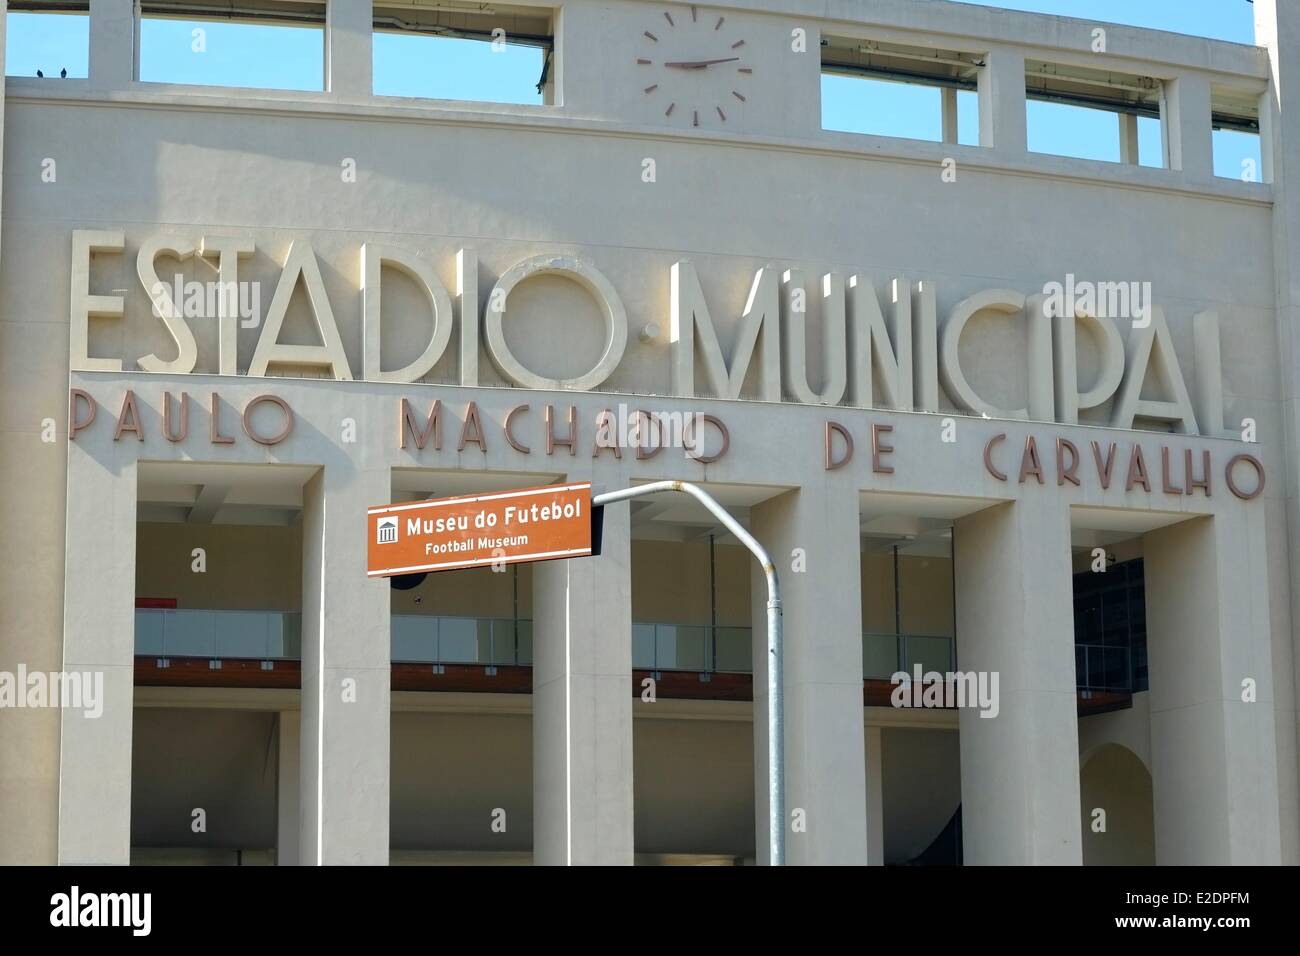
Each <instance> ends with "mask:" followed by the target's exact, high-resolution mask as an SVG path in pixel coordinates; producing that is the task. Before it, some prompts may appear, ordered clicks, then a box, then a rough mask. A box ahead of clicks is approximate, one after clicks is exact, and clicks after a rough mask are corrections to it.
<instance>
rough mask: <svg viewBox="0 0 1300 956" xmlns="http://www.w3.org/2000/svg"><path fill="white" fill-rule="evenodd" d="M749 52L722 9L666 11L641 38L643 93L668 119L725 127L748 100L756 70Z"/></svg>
mask: <svg viewBox="0 0 1300 956" xmlns="http://www.w3.org/2000/svg"><path fill="white" fill-rule="evenodd" d="M748 52H749V51H748V49H747V48H746V45H745V39H744V37H742V36H739V35H738V33H737V32H736V31H735V30H732V29H729V28H728V27H727V18H726V17H725V16H722V15H721V14H718V13H707V12H705V11H704V10H701V9H700V8H699V7H695V6H692V7H690V8H689V9H683V8H678V9H675V10H671V11H665V12H664V14H663V17H662V18H661V19H660V20H658V21H656V22H655V23H654V24H653V25H652V26H650V27H649V28H648V29H647V30H645V31H644V32H643V33H642V34H641V37H640V47H639V52H638V54H637V58H636V62H637V68H638V70H639V71H640V72H639V73H638V77H639V80H640V84H641V93H642V96H643V98H644V99H645V100H647V101H648V102H650V103H653V104H654V106H655V108H657V109H658V110H659V111H660V113H662V115H663V116H664V117H665V120H666V121H667V122H669V123H675V124H677V125H681V126H710V127H715V128H719V127H722V126H724V125H725V124H726V122H727V119H728V114H731V115H732V117H733V118H734V115H735V113H736V112H738V111H739V109H740V107H741V106H743V105H744V104H745V103H746V102H747V99H748V93H747V92H746V91H747V90H748V89H749V82H748V81H749V79H750V77H751V76H753V73H754V70H753V67H751V66H750V65H749V63H748V59H749V58H748Z"/></svg>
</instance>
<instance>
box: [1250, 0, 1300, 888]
mask: <svg viewBox="0 0 1300 956" xmlns="http://www.w3.org/2000/svg"><path fill="white" fill-rule="evenodd" d="M1255 42H1256V43H1257V44H1258V45H1259V46H1262V47H1264V48H1265V49H1267V51H1268V57H1269V68H1270V71H1271V76H1270V78H1269V87H1268V92H1267V93H1266V94H1265V96H1264V100H1263V102H1262V103H1261V108H1260V127H1261V130H1262V131H1263V134H1262V135H1261V137H1260V152H1261V158H1262V159H1263V166H1264V168H1263V170H1262V172H1263V173H1264V179H1265V181H1266V182H1270V183H1272V187H1271V188H1272V197H1273V206H1272V209H1273V277H1274V282H1273V291H1274V297H1275V301H1276V306H1275V309H1276V311H1275V313H1274V323H1275V325H1276V327H1277V346H1278V347H1277V352H1278V364H1279V367H1280V368H1279V371H1280V374H1279V377H1278V382H1279V385H1280V388H1281V399H1282V401H1281V410H1282V421H1283V429H1282V436H1281V438H1280V440H1279V441H1278V447H1279V451H1281V452H1283V454H1280V455H1277V456H1276V458H1275V459H1273V460H1274V461H1277V462H1279V463H1280V465H1281V467H1278V466H1277V465H1272V467H1273V468H1274V469H1275V470H1276V471H1277V472H1280V474H1279V475H1278V477H1279V478H1280V479H1281V480H1280V481H1278V482H1277V484H1276V487H1277V488H1278V489H1279V491H1278V501H1277V505H1276V506H1275V505H1274V503H1273V502H1267V503H1266V504H1267V505H1268V507H1270V508H1275V510H1276V511H1277V512H1279V513H1280V514H1281V515H1283V516H1285V517H1284V520H1283V521H1281V522H1277V523H1274V524H1273V525H1271V526H1270V529H1269V532H1268V533H1269V534H1270V535H1277V536H1279V537H1284V538H1285V541H1286V552H1287V554H1288V558H1289V560H1288V562H1287V564H1289V568H1288V570H1287V576H1286V579H1285V580H1286V582H1287V587H1286V593H1287V595H1288V597H1289V601H1279V602H1277V603H1276V604H1275V605H1274V606H1273V608H1272V610H1273V613H1274V615H1275V616H1276V619H1275V620H1274V631H1275V633H1274V646H1275V648H1277V650H1276V651H1275V657H1274V659H1275V660H1277V661H1279V662H1282V661H1283V660H1284V659H1285V658H1286V657H1287V656H1290V658H1291V663H1290V666H1289V667H1286V668H1285V670H1288V671H1289V672H1290V674H1289V676H1290V677H1291V680H1290V681H1289V682H1288V681H1287V680H1285V678H1284V676H1283V670H1282V669H1280V670H1279V673H1278V674H1277V675H1276V680H1277V684H1276V693H1277V705H1276V710H1275V713H1276V719H1277V730H1278V734H1277V739H1278V745H1279V751H1278V772H1279V774H1281V775H1282V776H1281V780H1280V781H1279V782H1280V784H1281V787H1280V794H1279V798H1280V799H1281V801H1282V805H1283V808H1284V810H1283V821H1284V822H1283V828H1282V845H1283V854H1282V858H1283V860H1284V861H1285V862H1286V863H1287V864H1289V865H1296V864H1300V796H1298V795H1297V792H1298V791H1300V779H1297V732H1298V730H1300V727H1298V725H1297V706H1296V692H1297V690H1298V689H1300V641H1298V640H1297V638H1296V623H1297V622H1300V337H1297V336H1296V334H1295V330H1296V329H1297V328H1300V269H1297V268H1296V266H1295V263H1297V262H1300V248H1298V247H1297V245H1296V242H1295V239H1294V237H1295V236H1300V189H1298V188H1297V187H1296V186H1295V185H1294V184H1295V183H1296V177H1297V175H1300V4H1296V3H1292V2H1286V0H1281V2H1279V0H1255ZM1272 478H1273V476H1272V475H1270V485H1273V481H1272ZM1270 494H1271V488H1270V491H1266V492H1265V495H1270Z"/></svg>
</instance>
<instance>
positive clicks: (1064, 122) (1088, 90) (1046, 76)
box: [1025, 60, 1166, 168]
mask: <svg viewBox="0 0 1300 956" xmlns="http://www.w3.org/2000/svg"><path fill="white" fill-rule="evenodd" d="M1163 88H1164V87H1163V84H1162V83H1161V82H1160V81H1159V80H1157V79H1154V78H1152V77H1146V76H1138V75H1135V74H1125V73H1117V72H1114V71H1111V70H1095V69H1090V68H1086V67H1076V66H1067V65H1064V64H1059V63H1047V62H1043V61H1039V60H1026V61H1025V123H1026V134H1027V140H1028V146H1029V151H1030V152H1032V153H1046V154H1050V155H1054V156H1068V157H1071V158H1074V159H1093V160H1099V161H1102V162H1108V163H1125V164H1128V165H1132V166H1149V167H1153V168H1162V167H1164V166H1165V165H1166V162H1165V155H1164V139H1163V136H1162V129H1163V124H1162V119H1161V113H1160V100H1161V95H1162V91H1163Z"/></svg>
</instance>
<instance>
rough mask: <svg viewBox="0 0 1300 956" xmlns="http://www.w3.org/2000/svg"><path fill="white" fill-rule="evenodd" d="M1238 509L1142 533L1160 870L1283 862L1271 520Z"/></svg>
mask: <svg viewBox="0 0 1300 956" xmlns="http://www.w3.org/2000/svg"><path fill="white" fill-rule="evenodd" d="M1237 511H1238V513H1237V514H1234V515H1233V516H1232V517H1230V518H1229V517H1215V518H1198V519H1193V520H1191V521H1184V522H1182V523H1180V524H1176V525H1172V526H1170V527H1167V528H1161V529H1159V530H1157V531H1152V532H1150V533H1148V534H1147V535H1146V536H1145V538H1144V557H1145V561H1144V567H1145V574H1146V602H1147V666H1148V673H1149V674H1150V683H1151V697H1150V706H1151V785H1152V798H1153V800H1154V803H1155V826H1156V862H1157V863H1158V864H1161V865H1165V864H1177V865H1216V866H1223V865H1229V864H1273V865H1276V864H1278V863H1279V862H1280V860H1281V849H1280V844H1281V836H1280V829H1279V826H1280V820H1279V809H1278V766H1277V756H1276V750H1275V748H1276V740H1275V737H1276V734H1275V728H1274V715H1273V700H1274V698H1273V679H1272V670H1273V668H1272V660H1271V653H1272V652H1271V635H1270V628H1269V606H1268V572H1269V566H1268V560H1267V551H1266V548H1265V540H1264V532H1265V525H1266V515H1265V510H1264V509H1263V508H1260V507H1242V508H1239V509H1237ZM1246 681H1249V682H1252V684H1253V695H1254V700H1253V701H1245V700H1243V699H1242V698H1243V695H1244V692H1245V690H1246V688H1245V687H1243V682H1246ZM1247 696H1248V695H1247Z"/></svg>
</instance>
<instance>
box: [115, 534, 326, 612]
mask: <svg viewBox="0 0 1300 956" xmlns="http://www.w3.org/2000/svg"><path fill="white" fill-rule="evenodd" d="M136 535H137V537H136V566H135V568H136V571H135V580H136V584H135V588H136V590H135V596H136V597H142V598H175V599H176V604H177V607H180V608H222V609H229V610H250V611H299V610H301V609H302V525H301V523H297V524H294V525H291V526H289V527H269V526H253V525H211V524H209V525H202V524H167V523H161V522H158V523H154V522H144V523H141V524H140V525H138V526H137V530H136ZM195 548H202V549H203V551H204V552H205V560H206V567H207V570H206V571H204V572H202V573H199V572H196V571H194V570H193V568H194V561H195V558H194V556H193V551H194V549H195Z"/></svg>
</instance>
